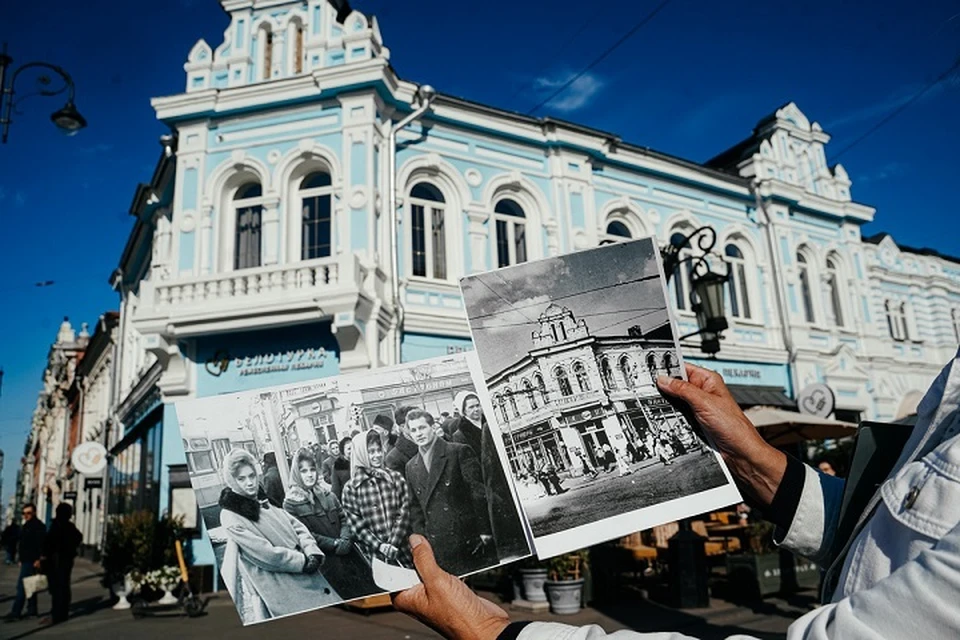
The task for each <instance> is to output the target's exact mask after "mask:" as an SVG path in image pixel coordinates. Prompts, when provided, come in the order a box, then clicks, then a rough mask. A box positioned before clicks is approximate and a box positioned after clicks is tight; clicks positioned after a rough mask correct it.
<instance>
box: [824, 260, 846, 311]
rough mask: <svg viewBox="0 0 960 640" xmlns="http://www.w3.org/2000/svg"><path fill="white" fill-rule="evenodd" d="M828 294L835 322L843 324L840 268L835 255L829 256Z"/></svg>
mask: <svg viewBox="0 0 960 640" xmlns="http://www.w3.org/2000/svg"><path fill="white" fill-rule="evenodd" d="M827 295H828V296H829V297H830V311H831V312H833V324H835V325H836V326H838V327H842V326H843V303H842V293H841V292H840V270H839V269H838V268H837V260H836V258H834V257H833V256H831V257H829V258H827Z"/></svg>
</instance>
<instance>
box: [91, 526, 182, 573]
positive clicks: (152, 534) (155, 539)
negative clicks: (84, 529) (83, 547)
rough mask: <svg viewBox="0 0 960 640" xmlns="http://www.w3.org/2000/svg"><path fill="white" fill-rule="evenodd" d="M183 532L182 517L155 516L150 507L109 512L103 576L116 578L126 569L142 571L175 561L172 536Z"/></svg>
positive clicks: (148, 570) (132, 571) (174, 539)
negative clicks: (123, 512) (119, 514)
mask: <svg viewBox="0 0 960 640" xmlns="http://www.w3.org/2000/svg"><path fill="white" fill-rule="evenodd" d="M182 535H183V517H182V516H181V517H177V518H171V517H170V516H167V515H165V516H163V517H161V518H159V519H158V518H157V517H156V515H155V514H154V513H152V512H150V511H136V512H134V513H128V514H125V515H122V516H113V517H111V518H110V519H109V521H108V523H107V535H106V539H105V540H104V546H103V569H104V580H105V582H107V584H112V583H115V582H119V581H120V580H122V579H123V577H124V576H126V575H127V574H128V573H137V574H146V573H148V572H150V571H153V570H155V569H160V568H162V567H166V566H170V565H176V564H177V551H176V547H175V543H176V540H177V539H179V538H181V537H182Z"/></svg>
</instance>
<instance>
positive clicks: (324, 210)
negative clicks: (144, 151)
mask: <svg viewBox="0 0 960 640" xmlns="http://www.w3.org/2000/svg"><path fill="white" fill-rule="evenodd" d="M221 4H222V5H223V7H224V9H225V11H226V12H227V14H228V15H229V19H230V24H229V25H228V27H227V29H226V31H225V33H224V38H223V42H222V43H220V44H219V45H218V46H217V47H216V48H213V47H211V46H210V45H208V44H207V43H206V42H204V41H200V42H198V43H197V44H196V45H195V46H194V48H193V50H192V51H191V52H190V54H189V57H188V60H187V63H186V64H185V65H184V70H185V72H186V88H185V91H184V92H183V93H181V94H178V95H174V96H166V97H162V98H157V99H155V100H154V101H153V106H154V108H155V110H156V112H157V116H158V118H160V119H161V120H162V121H163V122H165V123H166V124H168V125H169V126H170V129H171V131H172V134H173V137H172V138H171V139H167V140H166V141H165V144H166V147H165V150H164V153H163V155H162V156H161V158H160V161H159V163H158V165H157V169H156V172H155V174H154V176H153V178H152V179H151V181H150V183H149V184H146V185H141V187H140V188H139V189H138V191H137V194H136V197H135V199H134V203H133V205H132V208H131V213H132V214H133V215H134V216H135V217H136V224H135V227H134V230H133V232H132V234H131V236H130V240H129V243H128V245H127V247H126V249H125V252H124V255H123V258H122V260H121V264H120V270H119V271H118V272H117V275H116V278H115V282H116V286H117V288H118V290H120V291H121V293H122V299H123V304H122V312H121V321H120V334H121V353H122V356H121V363H120V380H119V381H118V385H119V389H120V391H121V393H120V397H121V398H122V402H121V403H120V405H119V407H118V417H119V419H120V421H121V423H122V424H123V429H122V433H119V434H118V439H117V441H116V442H115V446H114V452H115V453H116V455H117V456H118V457H117V458H116V460H117V461H120V460H121V459H122V460H123V462H117V464H126V465H127V466H129V467H130V468H131V469H140V470H141V475H142V480H141V481H140V482H138V483H134V484H135V486H126V487H121V488H119V489H118V488H115V489H114V491H115V492H118V493H120V494H124V495H128V496H135V495H139V494H138V492H142V488H143V487H144V486H146V485H147V484H148V483H152V484H150V486H152V487H155V488H156V492H155V494H156V497H155V498H150V501H149V502H150V503H149V504H147V501H146V499H143V498H135V499H134V500H133V502H132V503H129V502H128V503H127V504H134V505H136V504H139V505H140V506H144V507H148V508H151V509H158V510H159V511H164V510H167V509H168V508H169V507H170V503H171V499H172V498H171V496H172V495H173V490H174V489H176V488H178V487H180V486H182V485H183V482H184V481H185V469H186V465H205V464H209V463H210V460H209V459H208V455H209V454H208V453H205V452H204V450H203V447H202V446H200V445H202V443H189V442H184V441H182V440H181V438H180V435H179V432H178V430H177V428H176V424H177V422H176V415H175V412H174V410H173V408H172V404H171V403H172V402H175V401H176V400H178V399H181V398H186V397H197V396H209V395H213V394H219V393H226V392H231V391H236V390H239V389H247V388H254V387H261V386H266V385H273V384H280V383H287V382H294V381H298V380H304V379H309V378H315V377H318V376H328V375H336V374H338V373H341V372H347V371H356V370H363V369H367V368H371V367H378V366H381V365H387V364H392V363H394V362H396V361H397V360H398V358H399V359H401V360H403V361H410V360H416V359H420V358H426V357H431V356H437V355H443V354H447V353H451V352H456V351H461V350H464V349H470V348H471V342H470V337H469V331H468V327H467V323H466V319H465V316H464V310H463V303H462V301H461V298H460V295H459V287H458V280H459V278H460V277H461V276H463V275H466V274H469V273H474V272H478V271H484V270H488V269H491V268H496V267H498V266H504V265H508V264H514V263H516V262H521V261H525V260H534V259H537V258H541V257H544V256H551V255H557V254H560V253H565V252H569V251H575V250H578V249H583V248H587V247H592V246H596V245H597V244H598V243H600V242H602V241H604V240H609V239H613V240H622V239H623V238H628V237H640V236H647V235H652V236H655V237H657V238H658V239H659V241H660V242H661V243H666V242H668V241H669V240H670V238H671V237H672V236H674V235H675V234H677V233H684V234H685V233H687V232H689V231H691V230H693V229H695V228H697V227H700V226H702V225H711V226H713V227H714V228H715V229H716V230H717V232H718V236H719V237H718V248H719V249H720V250H721V251H722V252H723V253H725V255H726V257H727V260H728V261H729V262H730V263H731V265H732V268H733V273H734V278H733V279H732V281H731V283H730V284H729V285H728V301H727V309H728V311H729V315H730V317H729V321H730V329H729V330H728V331H727V332H726V334H725V340H724V342H723V343H722V350H721V352H720V354H719V355H718V358H717V359H715V360H704V359H703V358H702V357H701V355H702V354H699V352H698V350H697V349H696V346H695V345H694V346H693V347H692V348H691V349H690V350H688V351H687V353H686V355H687V356H688V359H689V360H690V361H692V362H697V363H700V364H704V365H705V366H709V367H711V368H714V369H716V370H718V371H720V372H721V373H722V374H723V375H724V377H725V378H726V379H727V380H728V382H730V383H733V384H736V385H739V387H738V393H739V394H740V397H741V398H742V399H743V402H744V404H756V403H757V402H755V401H754V399H756V398H758V397H759V396H758V395H757V394H759V393H761V392H763V393H766V394H770V393H771V392H772V394H773V397H774V398H776V397H781V398H783V397H784V396H786V397H787V398H793V397H795V395H796V393H797V390H798V389H799V388H800V387H803V386H804V385H806V384H808V383H810V382H815V381H820V382H826V383H827V384H829V385H830V386H831V387H832V388H833V389H834V392H835V394H836V397H837V405H838V415H840V416H843V417H847V418H851V419H853V418H858V417H859V418H875V419H890V418H893V417H895V416H897V415H899V414H904V413H910V412H911V411H912V409H913V407H915V405H916V401H917V400H918V396H917V394H918V393H920V392H921V391H922V390H924V389H925V388H926V386H927V385H928V384H929V382H930V380H931V379H932V377H933V376H934V375H935V374H936V373H937V371H938V370H939V367H940V366H941V365H942V363H943V362H945V361H946V360H947V359H948V358H949V356H950V355H951V354H952V353H953V352H954V351H955V349H956V346H957V340H958V335H960V326H958V325H960V311H958V309H960V261H958V260H957V259H954V258H949V257H944V256H940V255H937V254H935V253H932V252H928V251H918V250H911V249H907V248H905V247H897V245H896V244H895V242H894V241H893V240H892V239H891V238H889V237H886V236H885V237H882V238H873V239H868V240H864V239H863V238H862V237H861V233H860V228H861V225H863V224H864V223H867V222H870V221H871V220H873V217H874V213H875V211H874V209H873V208H872V207H869V206H865V205H863V204H859V203H856V202H855V201H854V200H853V199H852V193H851V186H852V185H851V181H850V179H849V177H848V175H847V173H846V172H845V171H844V169H843V167H842V166H840V165H835V166H831V165H830V164H829V163H828V157H827V152H826V146H827V143H828V141H829V139H830V138H829V135H828V134H827V133H825V132H824V131H823V130H822V129H821V128H820V126H819V125H818V124H816V123H811V122H810V121H809V120H808V119H807V117H806V116H805V115H804V114H803V113H802V112H801V111H800V110H799V109H798V108H797V106H796V105H794V104H792V103H790V104H787V105H784V106H782V107H780V108H778V109H777V110H776V111H775V112H774V113H773V114H771V115H770V116H769V117H767V118H765V119H763V120H762V121H760V122H759V123H758V125H757V127H756V128H755V130H754V131H753V132H752V134H751V135H750V136H749V137H748V138H747V139H746V140H745V141H744V142H743V143H741V144H739V145H737V146H736V147H734V148H732V149H730V150H727V151H725V152H723V153H721V154H720V155H718V156H717V157H716V158H714V159H713V160H711V161H709V162H707V163H705V164H697V163H693V162H689V161H686V160H683V159H680V158H676V157H673V156H670V155H667V154H664V153H660V152H656V151H651V150H649V149H647V148H645V147H643V146H639V145H633V144H629V143H626V142H624V141H623V140H620V139H619V138H617V137H616V136H615V135H613V134H610V133H607V132H603V131H598V130H595V129H591V128H589V127H586V126H582V125H577V124H572V123H569V122H563V121H559V120H554V119H551V118H531V117H526V116H521V115H518V114H515V113H510V112H506V111H502V110H499V109H497V108H496V107H492V106H487V105H482V104H477V103H472V102H469V101H465V100H462V99H459V98H454V97H451V96H447V95H444V94H442V93H441V94H439V95H436V97H435V98H433V99H432V100H430V96H429V94H428V93H427V92H424V91H421V90H420V89H421V87H420V86H419V85H417V84H414V83H412V82H409V81H405V80H402V79H401V78H399V77H398V76H397V74H396V72H395V71H394V69H393V66H392V62H391V60H390V52H389V49H388V48H387V47H386V46H385V43H384V42H383V39H382V37H381V34H380V29H379V25H378V23H377V20H376V18H374V17H372V16H366V15H364V14H362V13H360V12H359V11H353V12H351V13H349V14H347V15H342V13H343V12H342V11H341V12H340V13H341V15H340V16H339V18H340V19H339V20H338V7H340V6H341V3H332V2H330V1H328V0H295V1H289V2H283V1H280V0H222V1H221ZM358 4H362V3H358ZM335 5H336V6H335ZM398 64H399V66H401V67H402V61H399V62H398ZM425 80H426V79H425ZM428 101H429V108H428V109H427V110H426V111H423V107H424V106H426V105H425V103H427V102H428ZM420 112H422V113H420ZM414 113H420V115H419V116H418V117H416V118H415V119H414V122H413V123H412V124H410V125H409V126H406V127H404V128H402V130H399V131H397V132H396V142H397V144H396V158H395V164H394V158H393V154H392V153H391V151H392V147H391V143H390V140H391V134H392V132H394V130H395V128H396V124H397V123H398V122H399V121H400V120H401V119H403V118H405V117H406V116H408V115H410V114H414ZM394 167H395V170H394ZM392 178H395V184H396V194H395V196H394V194H392V193H391V190H390V185H391V184H392V182H391V179H392ZM394 202H395V203H396V207H392V203H394ZM391 209H393V210H391ZM394 218H396V220H395V221H394ZM394 222H396V224H395V223H394ZM392 235H394V237H395V240H396V242H395V243H394V242H393V238H392V237H391V236H392ZM394 245H395V246H396V250H397V254H396V256H395V255H394ZM395 264H397V265H399V270H397V269H395V268H394V265H395ZM671 286H672V287H673V288H674V294H673V295H674V299H675V303H676V310H677V315H678V317H679V322H680V325H681V326H680V330H681V332H682V333H688V332H691V331H693V330H695V329H696V320H695V317H694V315H693V313H692V312H691V310H690V303H689V297H688V295H689V286H690V283H689V280H688V278H687V275H686V273H684V272H682V270H681V273H678V274H677V276H676V277H675V278H674V282H673V283H672V285H671ZM398 344H399V345H400V349H399V353H398V350H397V348H396V345H398ZM778 394H779V396H778ZM767 397H768V398H769V397H771V396H770V395H767ZM785 400H786V399H785ZM195 445H196V446H195ZM131 447H133V448H131ZM124 451H126V452H127V453H126V454H124ZM123 456H125V457H123ZM150 495H151V496H153V495H154V494H152V493H151V494H150ZM137 500H139V502H137ZM194 553H195V555H196V560H197V562H198V563H200V564H209V563H211V562H212V554H211V553H210V549H209V545H208V544H197V545H196V546H195V550H194Z"/></svg>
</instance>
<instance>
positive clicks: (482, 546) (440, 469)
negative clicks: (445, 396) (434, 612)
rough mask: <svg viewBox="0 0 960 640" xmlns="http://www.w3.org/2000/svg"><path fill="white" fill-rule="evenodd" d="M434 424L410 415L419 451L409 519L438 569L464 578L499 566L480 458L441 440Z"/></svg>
mask: <svg viewBox="0 0 960 640" xmlns="http://www.w3.org/2000/svg"><path fill="white" fill-rule="evenodd" d="M433 423H434V420H433V416H432V415H430V414H429V413H427V412H426V411H420V410H416V411H411V412H410V413H409V414H407V429H408V431H409V433H410V437H411V439H412V440H413V441H414V442H415V443H416V444H417V448H418V452H417V455H416V456H415V457H414V458H413V459H412V460H410V461H409V462H408V463H407V468H406V474H405V475H406V479H407V483H408V484H409V485H410V491H411V492H412V494H413V500H411V501H410V519H411V524H412V529H413V533H419V534H421V535H424V536H426V537H427V539H428V540H430V543H431V544H432V545H433V550H434V552H435V553H436V556H437V562H438V563H439V564H440V566H441V567H443V568H444V569H446V570H447V571H449V572H450V573H453V574H455V575H461V574H464V573H469V572H472V571H477V570H478V569H482V568H484V567H488V566H490V565H491V564H495V563H496V557H495V551H494V549H493V544H492V543H493V535H492V532H491V530H490V519H489V516H488V511H487V498H486V495H485V494H484V489H483V478H482V476H481V473H480V463H479V460H478V459H477V456H476V455H474V453H473V451H472V450H471V449H470V448H469V447H468V446H466V445H461V444H457V443H452V442H446V441H445V440H443V439H442V438H438V437H437V432H436V431H435V430H434V428H433Z"/></svg>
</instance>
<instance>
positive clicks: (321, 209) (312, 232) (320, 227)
mask: <svg viewBox="0 0 960 640" xmlns="http://www.w3.org/2000/svg"><path fill="white" fill-rule="evenodd" d="M332 199H333V182H332V180H331V179H330V174H329V173H327V172H326V171H317V172H314V173H311V174H310V175H308V176H307V177H306V178H304V179H303V180H302V181H301V182H300V190H299V200H300V212H301V222H300V228H301V249H300V257H301V259H303V260H313V259H314V258H329V257H330V255H331V253H332V244H333V242H332V238H333V213H332V212H333V207H332Z"/></svg>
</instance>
